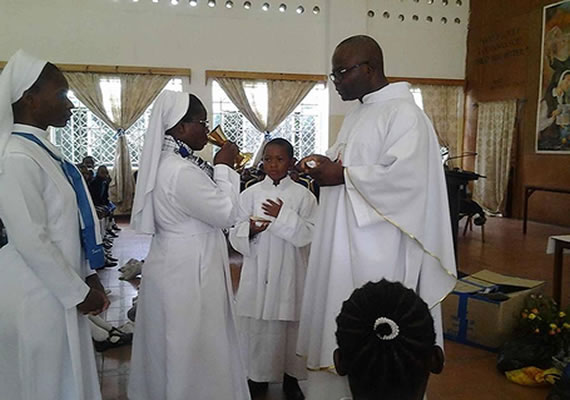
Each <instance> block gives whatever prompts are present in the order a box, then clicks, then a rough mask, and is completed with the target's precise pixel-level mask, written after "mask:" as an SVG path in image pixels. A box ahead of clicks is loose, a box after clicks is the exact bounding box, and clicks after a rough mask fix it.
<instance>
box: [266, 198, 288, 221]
mask: <svg viewBox="0 0 570 400" xmlns="http://www.w3.org/2000/svg"><path fill="white" fill-rule="evenodd" d="M282 205H283V201H282V200H281V199H279V198H278V199H277V203H276V202H274V201H273V200H271V199H267V200H265V203H263V204H262V205H261V208H262V210H263V212H264V213H265V215H269V216H271V217H275V218H277V216H278V215H279V211H281V206H282Z"/></svg>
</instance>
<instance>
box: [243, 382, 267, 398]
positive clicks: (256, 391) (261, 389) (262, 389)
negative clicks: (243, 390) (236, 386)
mask: <svg viewBox="0 0 570 400" xmlns="http://www.w3.org/2000/svg"><path fill="white" fill-rule="evenodd" d="M247 386H248V387H249V394H251V397H252V398H254V397H256V396H259V395H260V394H263V393H266V392H267V388H268V387H269V383H267V382H255V381H252V380H251V379H248V380H247Z"/></svg>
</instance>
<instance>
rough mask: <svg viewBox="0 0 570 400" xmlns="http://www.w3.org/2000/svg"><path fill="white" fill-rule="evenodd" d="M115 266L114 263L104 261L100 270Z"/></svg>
mask: <svg viewBox="0 0 570 400" xmlns="http://www.w3.org/2000/svg"><path fill="white" fill-rule="evenodd" d="M117 265H119V264H117V263H116V262H110V261H105V265H103V266H102V267H101V268H113V267H116V266H117Z"/></svg>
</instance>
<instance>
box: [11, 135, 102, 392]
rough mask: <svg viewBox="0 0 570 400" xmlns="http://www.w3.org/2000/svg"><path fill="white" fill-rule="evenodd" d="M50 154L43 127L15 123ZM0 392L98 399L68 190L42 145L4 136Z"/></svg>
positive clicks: (82, 262)
mask: <svg viewBox="0 0 570 400" xmlns="http://www.w3.org/2000/svg"><path fill="white" fill-rule="evenodd" d="M13 129H14V131H17V132H23V133H31V134H33V135H35V136H36V137H38V138H40V139H41V141H42V142H43V143H44V144H45V145H46V146H47V147H48V148H49V149H50V150H52V151H53V152H54V153H55V154H57V155H59V156H61V154H60V152H59V150H58V149H57V148H56V147H55V146H53V145H52V144H51V143H50V142H49V141H48V140H47V137H48V133H47V132H46V131H44V130H41V129H38V128H35V127H31V126H27V125H17V124H16V125H15V126H14V128H13ZM0 219H2V220H3V221H4V224H5V225H6V231H7V233H8V245H7V246H5V247H3V248H2V249H0V265H1V266H2V279H0V321H1V323H0V343H1V346H0V393H1V394H0V397H2V398H6V399H10V400H35V399H37V400H39V399H41V400H77V399H80V400H91V399H100V398H101V394H100V392H99V382H98V378H97V369H96V366H95V356H94V352H93V343H92V342H91V332H90V330H89V324H88V320H87V317H85V316H83V315H81V314H80V313H79V312H78V311H77V309H76V306H77V304H79V303H81V302H82V301H83V300H84V299H85V297H86V296H87V293H88V292H89V287H88V286H87V284H86V283H85V278H86V277H87V276H88V275H91V274H92V273H93V271H91V270H90V269H89V266H88V263H87V261H86V259H85V257H84V255H83V252H82V249H81V241H80V236H79V235H80V233H79V231H80V228H79V214H78V208H77V202H76V198H75V191H74V190H73V188H72V186H71V185H70V183H69V181H68V180H67V178H66V177H65V175H64V174H63V170H62V169H61V166H60V164H59V163H58V162H56V161H55V160H54V159H53V158H52V157H51V156H50V155H49V154H48V153H47V152H46V151H45V150H44V149H42V148H41V147H40V146H38V145H37V144H36V143H33V142H31V141H29V140H27V139H24V138H21V137H14V136H13V137H12V138H10V140H9V141H8V144H7V147H6V152H5V154H4V159H3V172H2V174H0Z"/></svg>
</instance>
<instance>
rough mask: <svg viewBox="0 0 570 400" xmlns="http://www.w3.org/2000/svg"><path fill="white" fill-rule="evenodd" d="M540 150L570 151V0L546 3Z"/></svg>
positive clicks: (540, 89) (537, 129) (537, 144)
mask: <svg viewBox="0 0 570 400" xmlns="http://www.w3.org/2000/svg"><path fill="white" fill-rule="evenodd" d="M539 91H540V93H539V96H538V116H537V119H536V120H537V122H536V152H537V153H552V154H570V0H565V1H561V2H559V3H555V4H550V5H548V6H545V7H544V10H543V21H542V53H541V67H540V88H539Z"/></svg>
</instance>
